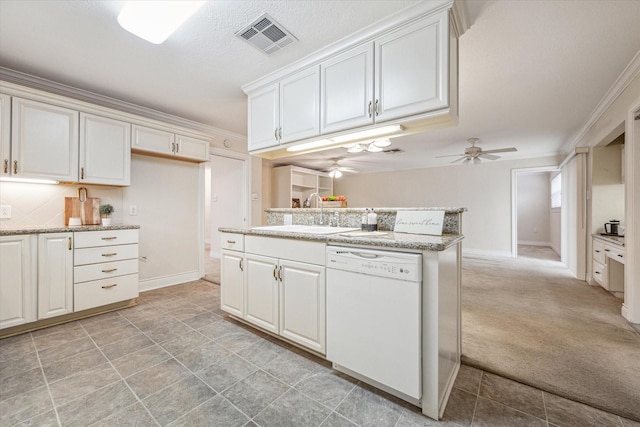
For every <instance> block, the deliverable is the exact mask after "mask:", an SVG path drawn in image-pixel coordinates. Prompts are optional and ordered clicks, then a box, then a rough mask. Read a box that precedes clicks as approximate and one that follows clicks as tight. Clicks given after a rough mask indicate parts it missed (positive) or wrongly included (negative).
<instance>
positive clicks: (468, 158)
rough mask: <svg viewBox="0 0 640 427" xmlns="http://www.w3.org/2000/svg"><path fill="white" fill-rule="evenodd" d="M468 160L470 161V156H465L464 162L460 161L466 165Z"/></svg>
mask: <svg viewBox="0 0 640 427" xmlns="http://www.w3.org/2000/svg"><path fill="white" fill-rule="evenodd" d="M470 161H471V157H467V158H466V159H464V162H462V164H463V165H468V164H469V162H470Z"/></svg>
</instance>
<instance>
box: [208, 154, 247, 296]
mask: <svg viewBox="0 0 640 427" xmlns="http://www.w3.org/2000/svg"><path fill="white" fill-rule="evenodd" d="M249 166H250V165H249V156H248V155H245V154H242V153H236V152H232V151H226V150H219V149H214V148H212V149H211V156H210V160H209V162H208V163H207V165H206V169H205V230H204V232H205V239H204V240H205V247H204V251H205V262H204V270H205V275H204V277H205V279H206V280H209V281H211V282H214V283H220V256H221V249H220V232H219V231H218V228H219V227H238V228H241V227H247V226H249V202H248V183H249V182H251V179H250V175H249V174H250V167H249Z"/></svg>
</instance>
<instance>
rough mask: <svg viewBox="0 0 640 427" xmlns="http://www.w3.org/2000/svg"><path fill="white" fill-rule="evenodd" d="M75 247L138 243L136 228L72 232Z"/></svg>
mask: <svg viewBox="0 0 640 427" xmlns="http://www.w3.org/2000/svg"><path fill="white" fill-rule="evenodd" d="M74 240H75V243H74V246H75V247H76V248H92V247H96V246H112V245H128V244H132V243H138V230H103V231H85V232H80V233H78V232H76V233H74Z"/></svg>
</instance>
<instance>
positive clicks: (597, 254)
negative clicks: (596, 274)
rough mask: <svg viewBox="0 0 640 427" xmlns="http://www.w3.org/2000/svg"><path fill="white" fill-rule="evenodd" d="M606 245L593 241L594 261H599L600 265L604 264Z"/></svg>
mask: <svg viewBox="0 0 640 427" xmlns="http://www.w3.org/2000/svg"><path fill="white" fill-rule="evenodd" d="M604 256H605V255H604V243H602V242H600V241H598V240H594V241H593V259H594V260H595V261H598V262H599V263H600V264H604V262H605V259H604Z"/></svg>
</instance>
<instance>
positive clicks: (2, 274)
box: [0, 235, 38, 329]
mask: <svg viewBox="0 0 640 427" xmlns="http://www.w3.org/2000/svg"><path fill="white" fill-rule="evenodd" d="M0 266H2V267H1V268H0V329H3V328H10V327H12V326H18V325H22V324H24V323H29V322H33V321H35V320H37V306H36V304H37V282H36V281H37V277H38V272H37V240H36V236H35V235H18V236H2V237H0Z"/></svg>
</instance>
